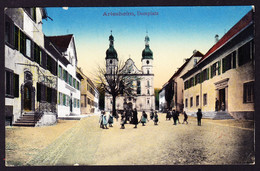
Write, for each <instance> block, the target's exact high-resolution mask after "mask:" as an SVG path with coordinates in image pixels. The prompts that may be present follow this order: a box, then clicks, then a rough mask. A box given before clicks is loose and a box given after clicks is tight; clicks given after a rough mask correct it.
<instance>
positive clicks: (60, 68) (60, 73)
mask: <svg viewBox="0 0 260 171" xmlns="http://www.w3.org/2000/svg"><path fill="white" fill-rule="evenodd" d="M59 78H62V67H61V66H60V65H59Z"/></svg>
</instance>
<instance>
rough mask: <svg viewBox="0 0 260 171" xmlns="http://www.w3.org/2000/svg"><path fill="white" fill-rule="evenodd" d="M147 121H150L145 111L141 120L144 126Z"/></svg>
mask: <svg viewBox="0 0 260 171" xmlns="http://www.w3.org/2000/svg"><path fill="white" fill-rule="evenodd" d="M146 121H149V120H148V118H147V114H146V113H145V111H143V114H142V117H141V120H140V122H141V123H142V126H145V123H146Z"/></svg>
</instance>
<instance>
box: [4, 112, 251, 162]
mask: <svg viewBox="0 0 260 171" xmlns="http://www.w3.org/2000/svg"><path fill="white" fill-rule="evenodd" d="M140 114H141V113H139V117H138V119H139V120H140ZM148 116H149V115H148ZM98 120H99V117H98V116H91V117H87V118H83V119H81V120H80V121H73V126H70V128H67V130H66V131H64V132H62V133H61V135H59V136H56V137H57V138H53V141H52V142H50V143H49V144H48V145H46V147H45V148H43V149H42V150H38V151H37V153H35V154H33V155H31V157H30V158H28V160H27V161H26V160H24V162H25V163H20V164H19V165H31V166H45V165H46V166H48V165H56V166H57V165H58V166H60V165H200V164H203V165H207V164H210V165H212V164H214V165H215V164H217V165H222V164H253V163H254V131H253V130H254V129H253V126H252V124H253V122H248V121H244V122H242V121H235V120H223V121H218V120H210V119H202V126H197V123H196V122H197V121H196V118H193V117H189V118H188V121H189V124H178V125H176V126H175V125H173V121H172V120H171V121H166V120H165V114H159V123H158V125H157V126H156V125H154V123H153V121H151V120H150V121H149V122H148V123H147V124H146V126H142V125H141V124H138V128H137V129H134V128H133V127H134V125H131V124H126V125H125V129H120V120H118V122H117V121H116V120H115V119H114V124H113V127H109V129H101V128H99V123H98ZM182 120H183V116H182V115H181V116H180V121H181V122H182ZM56 126H58V124H57V125H56ZM29 129H37V128H29ZM63 129H64V128H63ZM10 130H11V129H9V130H7V132H6V134H8V132H10ZM39 134H40V132H39ZM22 136H23V135H20V138H22ZM45 136H48V135H47V134H46V133H45ZM8 137H11V135H10V136H8V135H7V138H6V141H7V144H8V143H9V144H10V143H11V142H9V141H8ZM9 148H11V147H9ZM17 148H18V147H16V150H19V149H17ZM13 150H15V148H14V149H9V150H6V154H7V157H6V160H7V165H8V162H9V165H12V164H11V163H13V164H14V162H12V158H11V155H8V153H11V152H12V151H13ZM8 156H9V158H8Z"/></svg>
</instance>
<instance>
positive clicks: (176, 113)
mask: <svg viewBox="0 0 260 171" xmlns="http://www.w3.org/2000/svg"><path fill="white" fill-rule="evenodd" d="M179 115H180V112H179V111H175V110H172V111H171V110H169V109H167V113H166V120H171V118H173V125H177V122H178V123H179V124H180V120H179ZM201 119H202V112H201V109H198V112H197V121H198V126H201ZM184 123H186V124H188V115H187V114H186V112H185V111H183V122H182V124H184Z"/></svg>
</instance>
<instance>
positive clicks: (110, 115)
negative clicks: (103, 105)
mask: <svg viewBox="0 0 260 171" xmlns="http://www.w3.org/2000/svg"><path fill="white" fill-rule="evenodd" d="M113 118H114V117H113V115H112V111H111V112H110V114H109V118H108V124H109V127H113V125H112V124H113V122H114V121H113Z"/></svg>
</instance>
